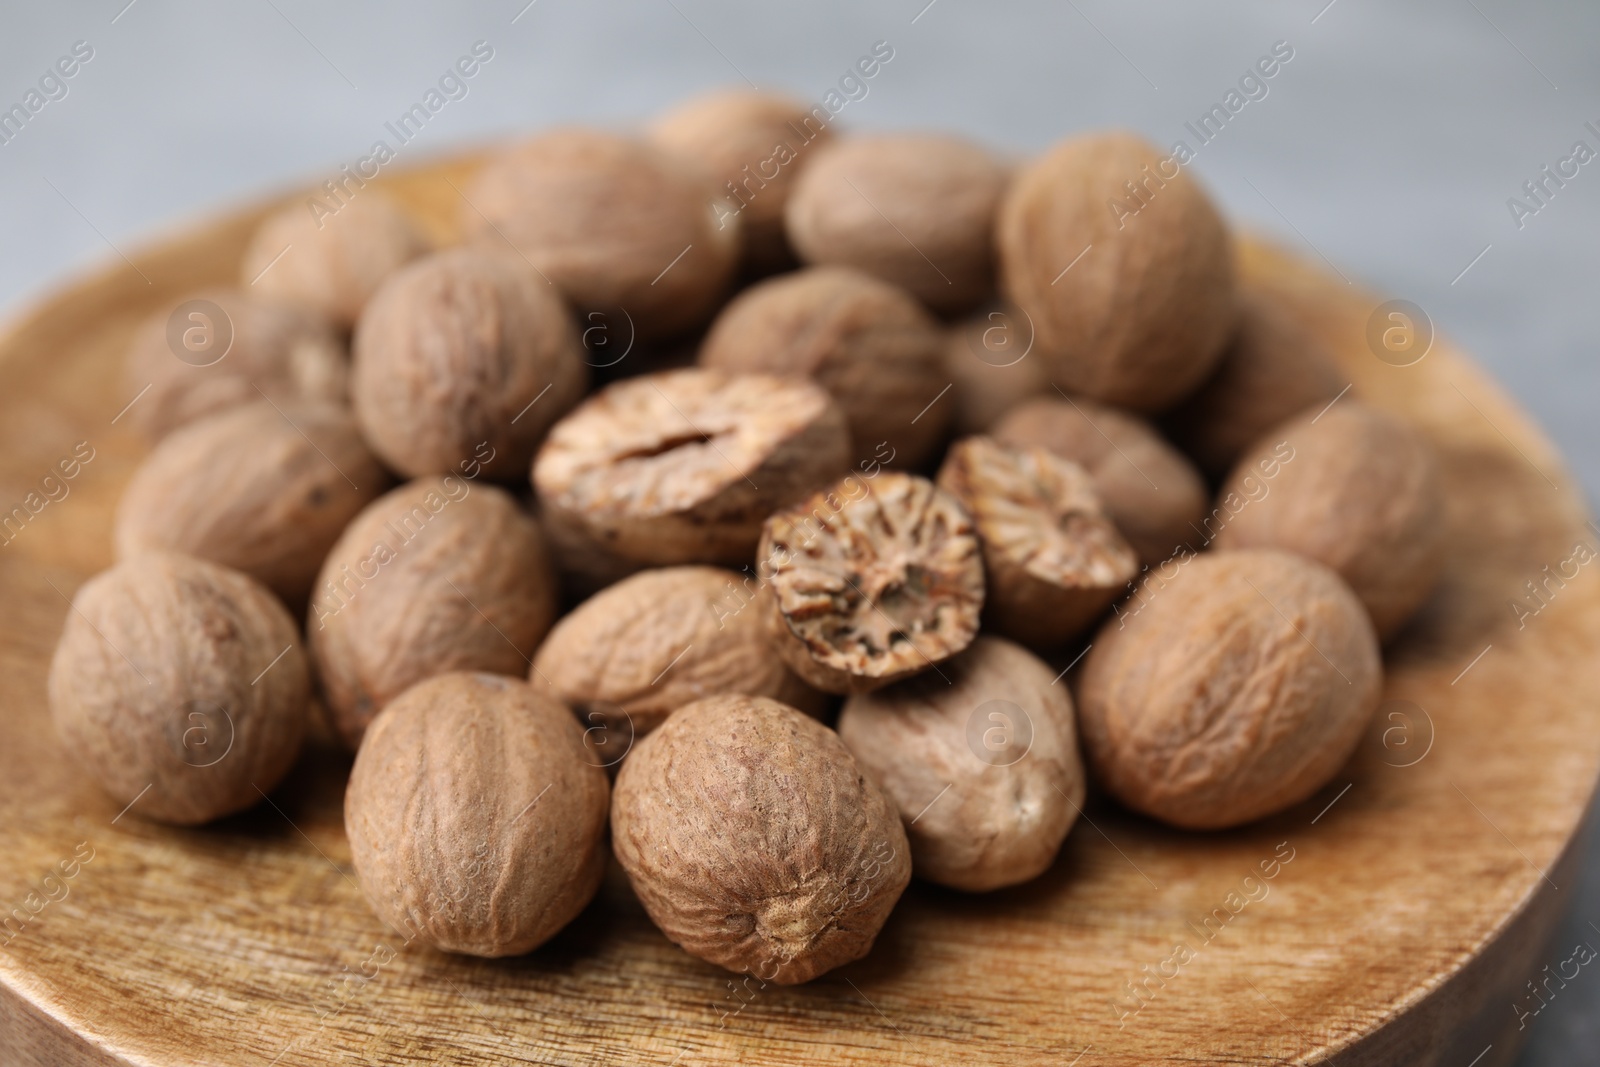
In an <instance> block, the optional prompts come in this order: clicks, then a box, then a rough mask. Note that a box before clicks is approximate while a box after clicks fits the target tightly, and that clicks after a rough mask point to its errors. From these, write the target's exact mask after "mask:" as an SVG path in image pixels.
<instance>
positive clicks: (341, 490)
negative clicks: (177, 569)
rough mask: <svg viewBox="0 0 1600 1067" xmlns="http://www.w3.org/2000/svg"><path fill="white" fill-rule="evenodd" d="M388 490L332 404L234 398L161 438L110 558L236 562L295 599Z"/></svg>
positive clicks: (124, 506) (123, 505)
mask: <svg viewBox="0 0 1600 1067" xmlns="http://www.w3.org/2000/svg"><path fill="white" fill-rule="evenodd" d="M388 487H389V474H388V472H387V471H385V470H384V469H383V467H382V466H381V465H380V464H379V463H378V460H377V457H375V456H373V454H372V453H371V452H370V451H368V449H367V446H366V444H365V443H364V442H363V441H362V439H361V434H360V433H359V432H358V431H357V430H356V424H355V419H354V418H352V417H351V415H350V412H349V411H348V410H346V409H345V408H342V407H335V406H334V405H331V404H283V405H275V404H272V403H270V402H268V401H265V400H263V401H259V402H257V403H254V404H242V405H240V406H239V407H236V408H230V409H228V410H227V411H224V412H221V413H220V414H217V415H211V416H208V417H206V418H204V419H201V420H199V421H197V422H193V423H190V424H189V425H187V426H184V427H182V428H181V429H179V430H177V431H176V432H174V433H171V434H169V435H167V437H166V438H165V439H163V440H162V442H161V443H160V444H159V445H157V446H156V447H155V449H154V450H153V451H151V453H150V454H149V455H148V456H146V457H145V460H144V462H143V463H142V464H140V465H139V468H138V469H137V470H135V471H134V473H133V477H132V478H131V479H130V480H129V482H128V485H127V488H126V489H124V490H123V493H122V500H121V502H119V503H118V505H117V514H116V523H115V527H114V529H113V536H114V539H115V542H116V549H117V558H118V559H127V558H129V557H130V556H134V555H137V554H139V553H141V552H148V551H154V550H169V551H175V552H185V553H187V554H189V555H192V556H198V557H200V558H201V559H209V560H211V561H213V562H216V563H221V564H223V565H225V566H229V567H234V568H236V569H238V570H241V571H244V572H245V573H246V574H248V575H250V576H251V577H253V578H255V579H257V580H258V581H260V582H262V583H264V584H265V585H266V586H267V587H268V588H270V589H271V590H272V591H273V592H275V593H277V594H278V595H279V596H280V597H282V598H283V599H284V601H285V602H286V603H288V604H289V605H290V606H291V607H292V608H294V609H296V610H298V609H299V607H300V606H301V605H303V604H304V603H305V602H306V596H307V594H308V593H309V592H310V590H311V583H312V581H313V580H314V579H315V578H316V575H317V568H318V567H319V566H320V565H321V564H322V558H323V557H324V556H326V555H327V554H328V549H330V548H332V547H333V543H334V542H335V541H336V540H338V538H339V534H340V532H341V531H342V530H343V529H344V528H345V526H346V524H348V523H349V522H350V520H351V519H353V518H355V515H356V513H357V512H358V511H360V510H361V509H362V508H363V507H365V506H366V505H367V503H368V502H370V501H371V500H373V499H374V498H375V497H377V496H378V495H379V494H380V493H382V492H383V491H384V490H385V489H387V488H388Z"/></svg>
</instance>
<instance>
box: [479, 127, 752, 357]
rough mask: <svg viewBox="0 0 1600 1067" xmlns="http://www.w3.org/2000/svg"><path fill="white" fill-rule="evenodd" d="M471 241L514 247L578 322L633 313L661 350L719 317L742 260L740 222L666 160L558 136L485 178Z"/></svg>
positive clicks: (585, 133)
mask: <svg viewBox="0 0 1600 1067" xmlns="http://www.w3.org/2000/svg"><path fill="white" fill-rule="evenodd" d="M466 197H467V205H466V207H465V210H464V211H463V213H462V219H463V221H464V223H465V227H466V230H467V233H468V235H469V236H470V237H473V238H477V239H480V240H482V241H485V242H487V243H491V244H493V243H498V242H503V241H508V242H510V243H511V245H512V246H513V247H515V248H516V250H517V251H518V252H520V253H521V254H522V255H523V256H525V257H527V259H528V261H529V262H531V263H532V264H533V265H534V266H535V267H537V268H538V269H539V272H540V273H542V274H543V275H544V276H545V277H546V278H548V279H549V280H550V281H551V282H553V283H554V284H555V286H556V288H557V289H559V290H560V291H561V292H562V293H563V294H564V295H565V296H566V298H567V300H568V301H569V302H571V303H572V304H573V305H575V306H576V307H577V309H578V310H579V311H580V312H585V313H588V312H596V311H598V312H602V313H606V314H614V313H617V312H624V313H625V318H626V319H627V320H628V321H629V322H631V323H632V326H633V329H634V330H635V331H637V336H638V337H640V338H641V339H644V340H655V339H659V338H662V337H668V336H671V335H673V334H677V333H682V332H684V331H687V330H689V329H690V328H692V327H694V326H698V325H700V324H701V323H703V322H705V321H706V320H707V319H708V318H710V317H711V313H712V311H714V310H715V309H716V306H717V303H718V302H719V301H720V300H721V299H722V295H723V293H724V292H725V291H726V289H727V287H728V283H729V282H730V281H731V280H732V278H733V271H734V267H735V266H736V265H737V263H738V259H739V226H738V216H737V215H734V214H733V213H732V212H731V210H730V208H729V206H728V205H726V204H724V203H722V202H721V194H720V193H719V192H718V190H717V188H716V186H715V183H714V182H713V180H712V179H711V178H709V177H707V176H706V175H705V174H703V173H702V172H701V171H699V170H697V169H696V168H695V167H694V166H693V165H692V164H689V163H686V162H684V161H682V160H680V159H678V158H677V157H676V156H674V155H672V154H670V153H668V152H666V151H665V150H663V149H659V148H656V147H655V146H653V145H650V144H646V143H644V142H642V141H635V140H632V139H630V138H627V137H620V136H617V135H615V134H610V133H602V132H600V131H597V130H555V131H553V132H550V133H546V134H542V135H540V136H539V137H536V138H534V139H533V140H531V141H527V142H525V143H523V144H521V145H518V146H516V147H514V148H512V149H510V150H508V151H507V152H505V153H504V154H503V155H501V156H500V157H499V158H498V159H496V160H493V161H492V162H490V163H489V164H488V165H487V166H485V167H484V169H483V170H482V171H481V172H480V173H479V175H478V177H477V179H476V180H475V181H474V182H473V183H472V186H471V188H470V189H469V190H468V192H467V194H466Z"/></svg>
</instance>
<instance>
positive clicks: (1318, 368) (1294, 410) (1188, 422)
mask: <svg viewBox="0 0 1600 1067" xmlns="http://www.w3.org/2000/svg"><path fill="white" fill-rule="evenodd" d="M1348 385H1349V379H1347V378H1345V377H1344V376H1343V375H1341V374H1340V373H1339V366H1338V363H1337V361H1336V360H1335V358H1334V354H1333V351H1332V349H1330V348H1329V347H1328V346H1327V344H1326V343H1325V342H1324V341H1323V340H1322V338H1321V337H1319V336H1318V335H1317V334H1315V333H1313V332H1312V331H1311V330H1309V329H1307V328H1306V327H1305V326H1303V325H1302V324H1301V323H1300V322H1299V321H1298V320H1296V319H1295V318H1294V316H1293V315H1291V314H1290V313H1289V312H1288V311H1287V310H1286V309H1285V308H1283V307H1281V306H1279V304H1278V303H1276V302H1275V301H1274V298H1273V297H1272V296H1271V295H1270V294H1269V293H1267V292H1265V291H1262V290H1261V289H1260V288H1259V287H1256V288H1252V287H1251V286H1249V285H1248V284H1246V285H1244V286H1243V287H1242V288H1241V289H1240V291H1239V330H1238V333H1237V334H1236V335H1235V336H1234V339H1233V343H1232V344H1230V345H1229V346H1228V349H1227V351H1226V353H1224V355H1223V357H1222V362H1221V363H1220V364H1219V365H1218V367H1217V370H1216V373H1214V374H1212V376H1211V377H1210V378H1209V379H1207V380H1206V383H1205V384H1204V385H1202V386H1201V387H1200V388H1199V389H1198V390H1197V391H1196V392H1195V393H1194V394H1193V395H1191V396H1190V397H1189V398H1188V399H1187V400H1185V401H1184V402H1183V403H1182V404H1180V405H1179V406H1178V407H1177V408H1176V409H1175V410H1174V411H1172V412H1171V413H1169V414H1168V416H1167V417H1166V419H1164V420H1163V423H1164V425H1165V427H1166V429H1167V431H1168V432H1169V433H1171V434H1172V436H1173V438H1174V439H1175V440H1176V441H1177V442H1178V443H1179V444H1180V445H1181V446H1182V447H1183V450H1184V451H1185V452H1187V453H1188V454H1189V455H1190V456H1192V457H1193V458H1194V461H1195V462H1196V463H1198V464H1199V465H1200V467H1201V469H1203V470H1204V471H1205V472H1206V473H1207V474H1210V475H1212V476H1213V477H1216V478H1221V477H1222V476H1223V475H1225V474H1227V473H1228V470H1229V468H1231V467H1232V466H1233V464H1234V461H1236V460H1237V459H1238V458H1239V456H1240V455H1241V454H1243V452H1244V450H1245V449H1246V448H1249V447H1250V446H1251V445H1253V444H1255V443H1256V442H1257V441H1258V440H1260V438H1261V436H1262V435H1263V434H1265V433H1266V432H1267V431H1268V430H1270V429H1272V428H1273V427H1274V426H1277V425H1278V424H1279V423H1282V422H1284V421H1285V420H1287V419H1289V418H1292V417H1293V416H1295V415H1298V414H1300V412H1302V411H1304V410H1306V409H1307V408H1311V407H1315V408H1318V409H1320V408H1322V407H1324V406H1325V405H1327V404H1328V403H1330V402H1332V401H1333V399H1334V398H1335V397H1337V396H1338V395H1339V394H1340V393H1342V392H1343V391H1344V389H1345V388H1346V387H1347V386H1348Z"/></svg>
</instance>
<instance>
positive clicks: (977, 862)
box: [839, 637, 1084, 892]
mask: <svg viewBox="0 0 1600 1067" xmlns="http://www.w3.org/2000/svg"><path fill="white" fill-rule="evenodd" d="M944 673H945V675H946V676H947V677H946V678H939V677H936V676H935V675H933V674H931V673H928V674H921V675H918V676H917V677H915V678H910V679H907V680H906V681H903V682H898V683H896V684H894V685H892V686H889V687H888V688H887V689H879V690H877V691H876V692H872V693H865V694H857V695H856V696H853V697H851V698H850V699H849V700H847V701H845V705H844V711H842V712H841V713H840V715H839V737H840V739H841V740H843V741H844V743H845V745H846V747H848V748H849V749H850V751H851V753H853V754H854V755H855V757H856V760H857V761H858V762H859V763H860V764H861V766H862V767H863V768H865V769H866V772H867V774H868V776H869V777H871V778H872V779H873V781H875V782H877V783H878V784H879V785H880V786H882V787H883V791H884V792H885V793H887V794H888V795H889V799H890V800H892V801H894V803H895V806H896V807H898V808H899V809H900V817H901V819H902V820H903V821H904V822H905V823H906V836H907V837H909V838H910V840H911V862H912V870H913V871H914V872H915V873H916V875H917V876H918V877H919V878H926V879H928V880H929V881H931V882H937V883H939V884H940V885H947V886H950V887H951V888H954V889H965V890H968V891H972V892H982V891H985V890H990V889H999V888H1001V887H1002V886H1008V885H1017V884H1019V883H1021V882H1026V881H1028V880H1029V879H1030V878H1034V877H1037V876H1038V875H1040V874H1042V873H1044V871H1045V870H1047V869H1048V868H1049V866H1050V864H1051V863H1052V862H1053V861H1054V860H1055V857H1056V852H1057V851H1058V850H1059V849H1060V848H1061V842H1062V841H1063V840H1064V839H1065V838H1066V836H1067V831H1069V830H1071V829H1072V824H1073V823H1074V822H1075V821H1077V818H1078V812H1079V811H1080V810H1081V809H1082V807H1083V797H1084V778H1083V764H1082V763H1081V762H1080V761H1079V759H1078V741H1077V733H1076V729H1075V728H1074V726H1073V713H1072V697H1071V696H1070V695H1069V694H1068V692H1067V686H1066V683H1064V682H1060V683H1058V682H1057V680H1056V677H1055V671H1053V670H1052V669H1051V668H1050V667H1049V666H1048V665H1047V664H1045V663H1044V661H1043V660H1041V659H1039V658H1038V657H1037V656H1034V655H1033V654H1031V653H1030V652H1028V651H1027V650H1026V649H1023V648H1021V647H1019V646H1017V645H1014V644H1012V643H1011V642H1010V641H1006V640H1003V639H1001V638H998V637H979V638H978V639H977V640H976V641H974V642H973V643H972V647H970V648H968V649H967V650H966V651H965V652H963V653H961V655H959V656H956V657H955V658H954V659H951V660H949V661H948V662H947V663H946V664H945V665H944Z"/></svg>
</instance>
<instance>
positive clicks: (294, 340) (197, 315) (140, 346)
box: [124, 289, 350, 439]
mask: <svg viewBox="0 0 1600 1067" xmlns="http://www.w3.org/2000/svg"><path fill="white" fill-rule="evenodd" d="M124 365H125V376H126V378H127V383H128V388H129V390H130V391H131V392H133V393H138V394H141V395H140V396H139V397H138V400H137V402H136V403H134V404H133V405H132V406H131V407H130V408H128V421H129V422H132V423H133V424H134V425H135V426H137V427H138V428H139V430H140V431H141V432H142V433H144V435H145V436H146V437H149V438H152V439H154V438H159V437H162V436H164V435H165V434H167V433H170V432H171V431H172V430H175V429H177V428H178V427H179V426H182V425H183V424H185V423H188V422H193V421H194V420H195V419H198V418H201V417H203V416H206V415H212V414H215V413H216V412H219V411H223V410H225V409H227V408H231V407H237V406H239V405H240V404H248V403H251V402H252V401H257V400H260V399H261V398H262V397H263V396H268V397H272V398H273V399H275V400H277V401H278V402H279V403H295V402H301V401H307V402H315V401H327V402H330V403H343V402H344V401H345V398H346V396H347V394H348V390H349V377H350V367H349V360H348V359H347V357H346V355H345V350H344V342H343V341H342V340H340V339H339V338H338V337H337V336H336V335H335V334H334V330H333V327H332V325H331V324H330V323H329V322H328V320H326V319H325V318H323V317H322V316H321V315H320V314H318V313H317V312H316V311H313V310H311V309H310V308H306V307H299V306H296V305H293V304H287V303H281V302H279V301H277V300H272V299H266V298H262V297H258V296H253V295H246V294H245V293H241V292H239V291H238V290H235V289H207V290H203V291H201V292H198V293H194V294H193V295H191V296H190V297H188V298H187V299H186V300H184V301H183V302H182V303H180V304H178V306H177V307H175V308H173V309H171V310H162V311H158V312H156V313H155V314H153V315H151V316H150V317H149V318H148V319H146V320H145V321H144V322H143V323H142V324H140V326H139V328H138V330H137V331H136V332H135V333H134V335H133V340H132V342H131V343H130V344H129V346H128V351H127V355H126V356H125V357H124ZM146 390H148V393H146V392H145V391H146Z"/></svg>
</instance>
